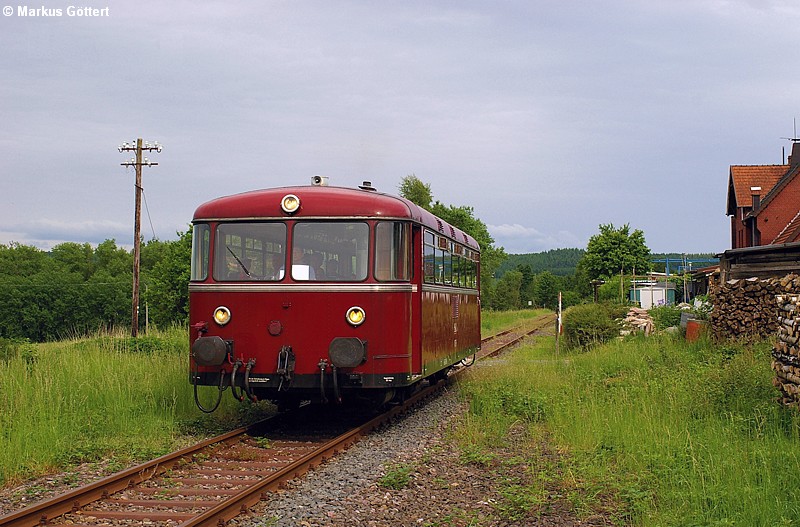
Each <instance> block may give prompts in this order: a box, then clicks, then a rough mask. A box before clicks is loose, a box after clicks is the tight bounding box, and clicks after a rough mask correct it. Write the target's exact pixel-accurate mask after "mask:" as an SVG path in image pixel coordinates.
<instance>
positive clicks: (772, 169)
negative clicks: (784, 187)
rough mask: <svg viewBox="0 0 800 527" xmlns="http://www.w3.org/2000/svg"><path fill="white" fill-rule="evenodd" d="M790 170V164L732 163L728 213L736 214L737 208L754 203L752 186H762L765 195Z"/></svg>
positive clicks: (762, 192)
mask: <svg viewBox="0 0 800 527" xmlns="http://www.w3.org/2000/svg"><path fill="white" fill-rule="evenodd" d="M788 171H789V165H731V172H730V178H729V179H728V212H727V214H728V215H731V214H735V213H736V209H737V208H739V207H750V206H751V205H752V204H753V201H752V196H751V193H750V187H761V196H762V197H764V196H766V194H767V193H768V192H769V191H770V190H772V188H773V187H774V186H775V185H776V184H777V183H778V181H780V179H781V177H783V176H784V175H785V174H786V173H787V172H788ZM731 190H732V191H733V194H732V193H731Z"/></svg>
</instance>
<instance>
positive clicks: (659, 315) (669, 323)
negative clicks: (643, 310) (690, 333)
mask: <svg viewBox="0 0 800 527" xmlns="http://www.w3.org/2000/svg"><path fill="white" fill-rule="evenodd" d="M682 312H683V310H682V309H681V308H679V307H677V306H658V307H654V308H651V309H650V310H649V311H648V313H650V318H652V319H653V324H654V325H655V327H656V329H666V328H671V327H673V326H677V325H678V324H680V323H681V313H682Z"/></svg>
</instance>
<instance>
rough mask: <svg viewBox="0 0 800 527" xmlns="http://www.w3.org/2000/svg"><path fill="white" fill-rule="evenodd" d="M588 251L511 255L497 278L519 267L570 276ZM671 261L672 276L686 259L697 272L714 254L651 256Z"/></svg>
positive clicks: (660, 265)
mask: <svg viewBox="0 0 800 527" xmlns="http://www.w3.org/2000/svg"><path fill="white" fill-rule="evenodd" d="M585 252H586V251H585V250H583V249H551V250H549V251H544V252H540V253H528V254H509V255H508V258H506V260H505V261H504V262H503V264H502V265H501V266H500V267H499V268H498V269H497V277H501V276H503V275H504V274H505V273H506V272H507V271H511V270H514V269H516V268H517V266H520V265H522V266H525V265H528V266H530V268H531V271H532V272H533V274H539V273H541V272H543V271H550V272H551V273H553V274H554V275H556V276H569V275H572V274H575V268H576V266H577V265H578V262H579V261H580V260H581V258H583V255H584V253H585ZM667 258H669V260H670V270H669V272H670V274H675V273H678V272H679V267H680V266H681V265H682V264H681V262H682V261H683V260H682V259H683V258H685V259H686V262H687V263H688V262H691V264H692V269H693V270H697V269H700V268H702V267H707V266H709V265H713V263H711V262H707V261H706V260H714V261H716V260H717V259H716V258H714V254H713V253H692V254H688V253H687V254H685V255H684V254H681V253H653V254H651V255H650V259H651V261H652V260H666V259H667ZM653 271H654V272H657V273H663V272H666V262H654V263H653Z"/></svg>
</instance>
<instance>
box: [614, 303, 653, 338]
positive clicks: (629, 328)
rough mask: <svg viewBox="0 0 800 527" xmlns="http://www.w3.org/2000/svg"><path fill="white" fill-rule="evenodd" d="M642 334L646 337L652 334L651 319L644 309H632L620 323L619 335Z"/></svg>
mask: <svg viewBox="0 0 800 527" xmlns="http://www.w3.org/2000/svg"><path fill="white" fill-rule="evenodd" d="M639 331H641V332H643V333H644V334H645V335H646V336H650V334H651V333H653V319H652V318H651V317H650V313H648V312H647V310H646V309H642V308H640V307H632V308H631V309H630V311H628V315H627V316H626V317H625V319H623V321H622V331H620V334H621V335H630V334H631V333H637V332H639Z"/></svg>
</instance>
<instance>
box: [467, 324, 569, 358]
mask: <svg viewBox="0 0 800 527" xmlns="http://www.w3.org/2000/svg"><path fill="white" fill-rule="evenodd" d="M554 325H555V315H544V316H541V317H537V318H535V319H533V320H531V321H529V322H526V323H525V324H522V325H520V326H516V327H514V328H511V329H507V330H505V331H501V332H499V333H496V334H494V335H492V336H490V337H486V338H483V339H481V351H480V353H478V356H477V358H478V359H483V358H486V357H493V356H495V355H497V354H499V353H501V352H502V351H505V350H506V349H508V348H510V347H511V346H514V345H516V344H518V343H520V342H522V340H523V339H524V338H525V337H528V336H531V335H536V334H545V333H546V331H547V329H554Z"/></svg>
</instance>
